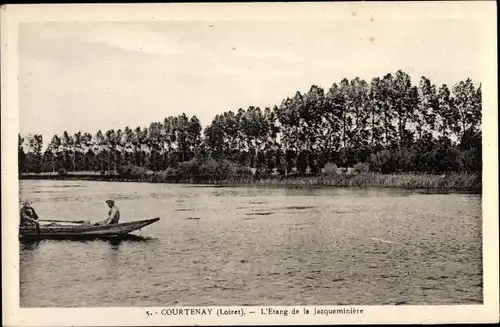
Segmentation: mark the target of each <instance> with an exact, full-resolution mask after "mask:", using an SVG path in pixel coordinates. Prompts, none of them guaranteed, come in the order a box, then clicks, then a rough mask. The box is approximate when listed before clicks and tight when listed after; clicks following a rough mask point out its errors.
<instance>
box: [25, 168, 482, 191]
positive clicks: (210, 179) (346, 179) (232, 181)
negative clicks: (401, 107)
mask: <svg viewBox="0 0 500 327" xmlns="http://www.w3.org/2000/svg"><path fill="white" fill-rule="evenodd" d="M20 179H49V180H88V181H110V182H111V181H119V182H149V183H185V184H208V185H269V186H292V187H319V186H330V187H356V188H367V187H393V188H404V189H428V190H435V191H454V190H455V191H467V192H473V193H481V191H482V182H481V176H480V175H479V174H473V173H453V174H446V175H432V174H410V173H407V174H379V173H359V174H335V175H323V176H287V177H283V176H280V177H264V178H256V177H255V176H247V175H245V176H234V175H233V176H216V175H210V176H208V175H207V176H203V175H199V176H194V177H193V176H191V177H180V176H170V175H166V174H164V173H163V172H151V173H149V174H146V175H144V176H124V175H118V174H98V173H93V172H78V173H71V172H69V173H67V174H66V175H64V176H59V175H58V174H57V173H44V174H23V175H21V176H20Z"/></svg>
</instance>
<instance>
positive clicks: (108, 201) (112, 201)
mask: <svg viewBox="0 0 500 327" xmlns="http://www.w3.org/2000/svg"><path fill="white" fill-rule="evenodd" d="M106 203H108V204H114V203H115V200H106Z"/></svg>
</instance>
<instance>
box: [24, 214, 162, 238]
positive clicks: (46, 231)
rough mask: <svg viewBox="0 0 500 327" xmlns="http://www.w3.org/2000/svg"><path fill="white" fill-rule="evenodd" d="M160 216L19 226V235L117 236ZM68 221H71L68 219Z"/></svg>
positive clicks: (146, 224)
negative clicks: (102, 222)
mask: <svg viewBox="0 0 500 327" xmlns="http://www.w3.org/2000/svg"><path fill="white" fill-rule="evenodd" d="M158 220H160V218H158V217H157V218H151V219H145V220H138V221H131V222H124V223H118V224H112V225H93V224H88V223H80V224H74V223H73V224H72V225H71V224H50V225H43V224H40V227H37V226H23V227H19V237H20V238H22V239H26V238H29V239H33V238H34V239H73V238H74V239H82V238H83V239H87V238H117V237H121V236H126V235H127V234H129V233H130V232H133V231H136V230H139V229H141V228H143V227H145V226H148V225H151V224H153V223H155V222H157V221H158ZM68 223H71V222H69V221H68Z"/></svg>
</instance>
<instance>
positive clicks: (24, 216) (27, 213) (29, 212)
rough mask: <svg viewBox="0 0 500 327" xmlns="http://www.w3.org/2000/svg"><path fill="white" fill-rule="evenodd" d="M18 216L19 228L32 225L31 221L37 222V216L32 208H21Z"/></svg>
mask: <svg viewBox="0 0 500 327" xmlns="http://www.w3.org/2000/svg"><path fill="white" fill-rule="evenodd" d="M20 216H21V217H20V218H21V219H20V222H19V224H20V225H21V226H25V225H33V224H34V222H33V221H32V219H34V220H38V215H37V214H36V212H35V209H33V208H32V207H22V208H21V212H20Z"/></svg>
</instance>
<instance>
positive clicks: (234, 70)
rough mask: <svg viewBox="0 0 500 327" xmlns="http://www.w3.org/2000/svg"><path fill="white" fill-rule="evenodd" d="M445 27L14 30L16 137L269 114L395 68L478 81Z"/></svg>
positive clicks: (221, 24) (435, 78)
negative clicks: (254, 109) (179, 118)
mask: <svg viewBox="0 0 500 327" xmlns="http://www.w3.org/2000/svg"><path fill="white" fill-rule="evenodd" d="M478 33H479V31H478V30H477V29H475V27H474V25H473V24H464V22H460V21H454V20H444V19H442V20H434V21H430V20H427V21H426V20H413V21H412V20H391V21H388V20H384V21H377V20H374V19H371V20H366V21H363V22H359V21H356V22H352V21H349V20H324V21H274V22H273V21H214V22H210V21H206V20H205V21H198V22H197V21H164V22H147V21H144V22H129V23H95V22H90V23H88V22H52V23H49V22H43V23H21V24H20V25H19V38H18V42H19V43H18V45H19V113H20V129H19V132H20V133H21V134H22V135H27V134H28V133H32V134H33V133H37V134H42V135H43V137H44V143H45V144H47V142H49V141H50V139H51V138H52V136H53V135H54V134H58V135H62V133H63V132H64V131H68V132H69V133H75V132H77V131H82V132H90V133H92V134H95V133H96V132H97V131H98V130H103V131H105V130H108V129H118V128H121V129H123V128H125V127H126V126H129V127H131V128H135V127H137V126H141V127H145V126H149V124H150V123H151V122H156V121H163V119H164V118H165V117H167V116H175V115H178V114H180V113H182V112H185V113H186V114H187V115H188V116H192V115H196V116H198V118H199V119H200V120H201V123H202V125H203V126H206V125H207V124H209V123H210V122H211V120H212V118H213V117H214V116H215V115H216V114H220V113H223V112H225V111H228V110H233V111H237V110H238V109H239V108H247V107H249V106H251V105H253V106H259V107H261V108H264V107H267V106H269V107H272V106H274V105H279V103H280V102H281V101H282V100H283V99H285V98H286V97H288V96H293V95H294V94H295V92H296V91H301V92H306V91H307V90H308V89H309V88H310V86H311V85H313V84H315V85H319V86H321V87H323V88H325V89H327V88H329V87H330V86H331V85H332V84H333V83H334V82H339V81H340V80H341V79H343V78H349V79H351V78H355V77H361V78H364V79H366V80H367V81H369V80H371V79H372V78H373V77H381V76H383V75H385V74H387V73H394V72H396V71H397V70H399V69H402V70H403V71H405V72H406V73H408V74H409V75H410V76H411V77H412V82H413V83H414V84H417V83H418V80H419V79H420V77H421V76H426V77H428V78H430V79H431V81H432V82H433V83H435V84H437V85H441V84H448V85H453V84H455V83H456V82H458V81H461V80H465V79H466V78H468V77H470V78H472V79H473V81H474V82H475V83H479V82H481V80H480V70H479V68H480V65H479V63H480V57H479V54H480V53H481V51H480V50H481V39H480V37H478V35H479V34H478Z"/></svg>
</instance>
